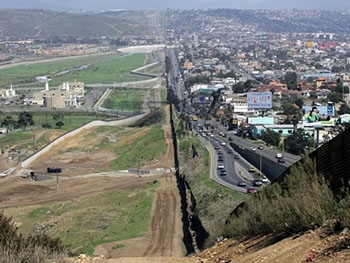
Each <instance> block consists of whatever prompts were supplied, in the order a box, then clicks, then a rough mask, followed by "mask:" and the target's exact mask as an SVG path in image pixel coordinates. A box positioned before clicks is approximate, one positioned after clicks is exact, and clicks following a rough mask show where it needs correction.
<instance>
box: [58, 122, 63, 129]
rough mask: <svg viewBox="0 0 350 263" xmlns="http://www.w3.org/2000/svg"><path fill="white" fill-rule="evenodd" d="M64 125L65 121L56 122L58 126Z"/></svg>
mask: <svg viewBox="0 0 350 263" xmlns="http://www.w3.org/2000/svg"><path fill="white" fill-rule="evenodd" d="M63 125H64V123H63V121H58V122H56V126H57V127H58V128H59V129H61V127H62V126H63Z"/></svg>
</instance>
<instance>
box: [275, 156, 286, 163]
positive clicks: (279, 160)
mask: <svg viewBox="0 0 350 263" xmlns="http://www.w3.org/2000/svg"><path fill="white" fill-rule="evenodd" d="M277 162H279V163H285V160H284V158H283V157H281V158H278V159H277Z"/></svg>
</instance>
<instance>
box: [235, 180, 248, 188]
mask: <svg viewBox="0 0 350 263" xmlns="http://www.w3.org/2000/svg"><path fill="white" fill-rule="evenodd" d="M237 185H238V186H242V187H243V186H247V183H246V182H245V181H239V182H238V183H237Z"/></svg>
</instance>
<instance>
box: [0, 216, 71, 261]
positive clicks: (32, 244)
mask: <svg viewBox="0 0 350 263" xmlns="http://www.w3.org/2000/svg"><path fill="white" fill-rule="evenodd" d="M66 252H67V251H66V248H65V247H64V246H63V245H62V243H61V241H60V240H58V239H53V238H51V237H49V236H47V235H45V234H41V235H33V236H29V237H23V236H22V235H21V234H17V227H16V226H15V223H14V222H13V220H12V218H7V217H6V216H5V215H4V214H3V212H1V213H0V263H9V262H16V263H40V262H48V261H49V259H55V262H64V259H63V257H64V256H65V255H66Z"/></svg>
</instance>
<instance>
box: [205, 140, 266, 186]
mask: <svg viewBox="0 0 350 263" xmlns="http://www.w3.org/2000/svg"><path fill="white" fill-rule="evenodd" d="M199 136H200V137H199V138H200V140H201V141H202V142H203V143H204V144H205V145H206V147H207V149H208V151H209V153H210V158H211V170H210V178H211V179H212V180H214V181H216V182H218V183H219V184H221V185H224V186H226V187H229V188H231V189H234V190H236V191H240V192H243V193H246V192H247V188H254V189H256V190H259V188H260V187H256V186H253V184H252V181H253V180H254V179H256V178H255V177H254V173H250V172H248V169H249V168H250V167H251V166H252V165H251V164H250V163H248V162H247V161H246V160H245V159H244V158H242V157H240V158H239V159H235V158H234V156H237V155H238V156H239V154H238V153H237V152H235V151H234V150H232V147H231V146H230V145H229V144H228V143H226V142H225V145H222V144H221V143H222V142H223V141H224V140H222V139H221V138H220V137H219V136H214V137H210V136H202V135H199ZM229 150H231V151H232V153H229ZM219 152H221V153H222V154H221V156H222V158H223V161H218V157H219ZM218 163H223V164H224V167H225V168H224V169H225V171H226V173H227V175H225V176H222V175H220V171H221V169H218ZM240 181H245V182H246V184H247V185H246V186H243V187H242V186H238V182H240Z"/></svg>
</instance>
